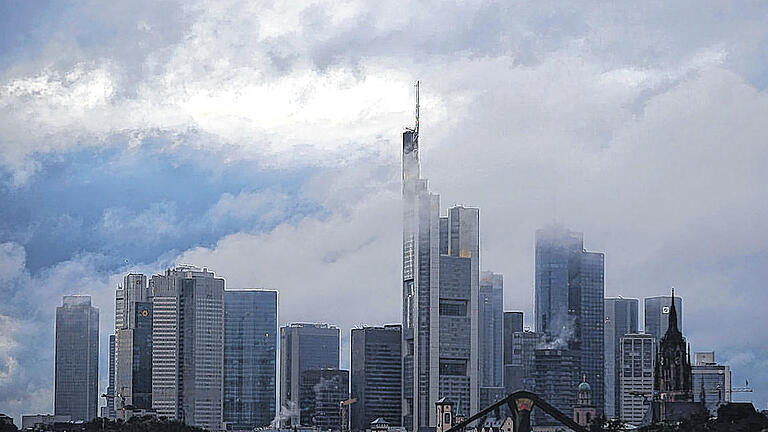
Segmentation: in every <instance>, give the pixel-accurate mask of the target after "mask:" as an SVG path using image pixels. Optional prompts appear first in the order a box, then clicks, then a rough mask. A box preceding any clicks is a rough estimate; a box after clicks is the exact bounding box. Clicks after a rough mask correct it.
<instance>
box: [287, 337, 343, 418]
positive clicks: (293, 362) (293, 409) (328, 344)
mask: <svg viewBox="0 0 768 432" xmlns="http://www.w3.org/2000/svg"><path fill="white" fill-rule="evenodd" d="M339 338H340V332H339V329H338V328H337V327H333V326H329V325H328V324H312V323H293V324H291V325H289V326H285V327H281V328H280V411H281V413H282V412H287V413H288V415H286V416H281V419H280V420H281V423H282V424H283V427H292V426H311V424H305V423H302V421H303V420H306V417H304V418H302V417H301V416H300V407H301V401H302V394H301V392H302V387H301V383H302V374H303V373H304V372H305V371H308V370H320V369H335V370H338V369H339ZM337 408H338V407H337Z"/></svg>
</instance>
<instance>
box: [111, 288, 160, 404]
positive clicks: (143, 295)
mask: <svg viewBox="0 0 768 432" xmlns="http://www.w3.org/2000/svg"><path fill="white" fill-rule="evenodd" d="M151 301H152V294H151V292H150V289H149V286H148V285H147V277H146V276H145V275H143V274H139V273H130V274H128V275H126V276H125V277H124V278H123V285H122V286H118V287H117V289H116V290H115V352H114V364H115V368H114V377H113V379H114V391H115V396H116V397H115V399H114V401H115V409H116V414H117V415H118V417H122V413H123V412H124V411H123V407H124V406H128V405H130V406H133V407H134V408H137V409H150V408H152V304H151ZM136 386H138V387H136Z"/></svg>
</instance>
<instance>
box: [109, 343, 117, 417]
mask: <svg viewBox="0 0 768 432" xmlns="http://www.w3.org/2000/svg"><path fill="white" fill-rule="evenodd" d="M108 380H109V385H108V386H107V392H106V394H107V406H106V408H107V412H106V417H108V418H111V419H114V418H115V417H117V413H116V412H115V335H113V334H111V335H109V378H108Z"/></svg>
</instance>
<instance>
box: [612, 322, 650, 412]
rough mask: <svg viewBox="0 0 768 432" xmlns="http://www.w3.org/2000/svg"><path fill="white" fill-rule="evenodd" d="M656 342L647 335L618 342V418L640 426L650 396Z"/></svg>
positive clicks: (622, 338) (633, 335)
mask: <svg viewBox="0 0 768 432" xmlns="http://www.w3.org/2000/svg"><path fill="white" fill-rule="evenodd" d="M655 354H656V340H655V339H654V338H653V336H651V335H649V334H638V333H630V334H625V335H624V336H622V337H621V339H620V343H619V359H620V361H619V364H618V369H619V397H620V400H621V402H620V403H619V404H618V406H619V418H621V420H622V421H624V422H626V423H629V424H632V425H635V426H637V425H640V424H641V423H642V421H643V417H644V416H645V413H646V411H648V401H649V400H650V398H651V396H652V395H653V369H654V367H655Z"/></svg>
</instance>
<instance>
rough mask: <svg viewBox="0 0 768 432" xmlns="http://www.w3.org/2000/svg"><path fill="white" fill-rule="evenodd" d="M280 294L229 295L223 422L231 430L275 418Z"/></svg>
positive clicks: (226, 303) (232, 292)
mask: <svg viewBox="0 0 768 432" xmlns="http://www.w3.org/2000/svg"><path fill="white" fill-rule="evenodd" d="M276 374H277V291H264V290H245V289H243V290H226V291H224V422H225V423H227V424H228V427H229V428H231V429H232V430H252V429H254V428H259V427H264V426H269V424H270V422H271V421H272V419H273V418H274V417H275V396H276V381H275V380H276Z"/></svg>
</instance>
